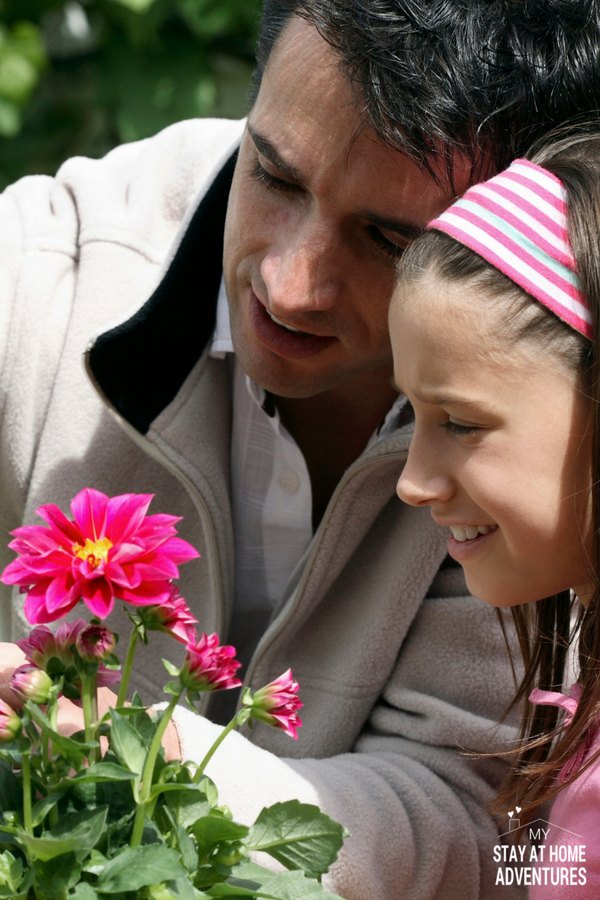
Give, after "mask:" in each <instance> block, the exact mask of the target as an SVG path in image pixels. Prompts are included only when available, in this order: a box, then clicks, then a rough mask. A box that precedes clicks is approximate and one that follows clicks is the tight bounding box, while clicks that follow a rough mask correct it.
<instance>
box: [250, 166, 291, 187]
mask: <svg viewBox="0 0 600 900" xmlns="http://www.w3.org/2000/svg"><path fill="white" fill-rule="evenodd" d="M252 177H253V178H254V179H255V180H256V181H258V182H260V184H264V185H265V187H267V188H268V189H269V190H270V191H277V192H279V193H290V192H294V191H298V190H299V189H300V188H299V186H298V185H297V184H293V182H291V181H285V180H284V179H283V178H277V176H276V175H271V173H270V172H267V170H266V169H265V168H264V166H261V164H260V162H259V161H258V160H255V162H254V164H253V166H252Z"/></svg>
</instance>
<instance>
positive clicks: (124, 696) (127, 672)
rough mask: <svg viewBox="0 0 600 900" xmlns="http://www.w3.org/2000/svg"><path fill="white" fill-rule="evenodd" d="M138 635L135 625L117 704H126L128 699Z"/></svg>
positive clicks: (130, 638)
mask: <svg viewBox="0 0 600 900" xmlns="http://www.w3.org/2000/svg"><path fill="white" fill-rule="evenodd" d="M138 637H139V634H138V630H137V627H136V626H135V625H134V626H133V628H132V629H131V634H130V635H129V644H128V646H127V655H126V657H125V662H124V663H123V668H122V669H121V684H120V686H119V693H118V695H117V703H116V705H117V706H124V705H125V701H126V699H127V688H128V687H129V679H130V678H131V673H132V671H133V660H134V658H135V651H136V649H137V642H138Z"/></svg>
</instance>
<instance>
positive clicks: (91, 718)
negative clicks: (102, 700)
mask: <svg viewBox="0 0 600 900" xmlns="http://www.w3.org/2000/svg"><path fill="white" fill-rule="evenodd" d="M81 705H82V707H83V726H84V729H85V739H86V741H93V740H95V739H96V727H97V725H98V695H97V690H96V672H94V674H93V675H88V674H87V672H82V674H81ZM98 759H99V753H98V748H96V749H95V750H92V752H91V754H90V760H91V761H92V762H97V761H98Z"/></svg>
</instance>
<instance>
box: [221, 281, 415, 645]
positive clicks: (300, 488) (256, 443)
mask: <svg viewBox="0 0 600 900" xmlns="http://www.w3.org/2000/svg"><path fill="white" fill-rule="evenodd" d="M233 352H234V350H233V343H232V340H231V330H230V326H229V309H228V303H227V296H226V293H225V287H224V284H223V282H221V287H220V290H219V298H218V305H217V323H216V327H215V332H214V335H213V341H212V344H211V349H210V353H211V356H216V357H220V358H223V357H224V356H225V355H226V354H228V353H233ZM267 400H268V398H267V395H266V392H265V391H264V389H263V388H261V387H259V385H257V384H256V383H255V382H253V381H252V380H251V379H250V378H249V376H248V375H246V373H245V372H244V371H243V370H242V367H241V366H240V364H239V363H238V362H237V360H234V390H233V430H232V441H231V483H232V498H233V499H232V504H233V527H234V535H235V600H234V604H235V605H234V615H233V625H232V631H231V633H230V635H229V639H230V640H231V641H232V642H233V643H234V644H235V646H236V648H237V650H238V657H239V658H240V659H241V660H242V661H243V662H244V663H246V662H247V661H248V660H249V658H250V656H251V655H252V652H253V650H254V648H255V647H256V644H257V642H258V640H259V639H260V636H261V635H262V633H263V632H264V630H265V628H266V626H267V624H268V621H269V619H270V618H271V616H272V614H273V611H274V609H275V608H276V607H278V606H280V605H281V604H282V603H284V602H285V600H286V599H287V598H288V597H289V596H290V594H291V593H292V592H293V591H294V590H295V588H296V585H297V581H298V577H299V573H300V572H301V569H302V566H301V565H300V564H301V563H302V562H303V560H304V558H305V556H306V554H307V552H308V550H309V547H310V543H311V541H312V537H313V529H312V492H311V485H310V477H309V474H308V468H307V466H306V462H305V460H304V456H303V455H302V452H301V450H300V448H299V447H298V445H297V444H296V442H295V440H294V439H293V438H292V436H291V435H290V433H289V432H288V431H287V430H286V428H285V427H284V426H283V424H282V422H281V419H280V418H279V413H278V412H277V409H276V408H275V407H274V405H273V407H272V408H268V404H267ZM402 404H403V398H402ZM397 405H398V404H394V406H393V407H392V409H391V410H390V413H389V414H388V416H387V417H386V420H385V422H384V424H383V426H382V428H381V429H380V430H379V432H378V434H377V435H373V438H372V439H371V442H370V443H372V441H373V440H376V439H377V438H378V437H379V436H381V435H382V434H384V433H387V431H388V430H389V428H390V427H393V423H394V422H395V420H396V418H397V412H398V410H397V408H396V407H397ZM267 409H268V411H267Z"/></svg>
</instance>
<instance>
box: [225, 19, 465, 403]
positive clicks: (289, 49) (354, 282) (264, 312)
mask: <svg viewBox="0 0 600 900" xmlns="http://www.w3.org/2000/svg"><path fill="white" fill-rule="evenodd" d="M465 187H466V183H465ZM451 200H452V194H451V192H450V191H449V190H448V189H444V188H441V187H439V186H438V185H436V184H435V183H434V182H433V180H432V178H431V176H429V175H428V174H427V173H425V172H423V171H422V170H421V169H419V168H418V166H417V165H415V163H413V162H411V161H410V160H409V159H408V158H407V157H406V156H404V155H403V154H401V153H399V152H398V151H396V150H393V149H392V148H390V147H387V146H386V145H384V144H383V143H382V142H381V141H380V140H378V138H377V137H376V136H375V134H374V133H373V132H372V131H370V130H368V129H366V128H364V127H363V126H362V125H361V121H360V116H359V112H358V108H357V101H356V98H355V96H354V95H353V92H352V89H351V87H350V85H349V83H348V82H347V80H346V78H345V76H344V75H343V74H342V73H341V72H340V71H339V66H338V61H337V57H336V55H335V54H334V52H333V51H332V50H331V48H330V47H329V45H328V44H327V43H326V42H325V41H324V40H323V39H322V38H321V37H320V36H319V34H318V33H317V31H316V30H315V29H314V28H313V27H312V26H311V25H309V24H308V23H306V22H304V21H302V20H301V19H297V18H293V19H292V20H291V22H290V24H289V25H288V26H287V28H286V29H285V31H284V33H283V34H282V35H281V37H280V39H279V41H278V42H277V44H276V46H275V49H274V51H273V53H272V55H271V57H270V59H269V62H268V65H267V67H266V71H265V73H264V77H263V81H262V85H261V87H260V91H259V94H258V97H257V99H256V102H255V104H254V107H253V109H252V111H251V113H250V116H249V119H248V127H247V129H246V132H245V134H244V138H243V141H242V145H241V149H240V154H239V159H238V163H237V167H236V170H235V175H234V179H233V185H232V189H231V195H230V201H229V208H228V213H227V222H226V227H225V250H224V274H225V282H226V286H227V294H228V297H229V305H230V315H231V330H232V337H233V343H234V347H235V351H236V354H237V356H238V358H239V360H240V362H241V365H242V367H243V368H244V369H245V371H246V372H247V373H248V374H249V375H250V376H251V377H252V378H253V379H254V380H255V381H257V382H258V383H259V384H260V385H262V387H264V388H266V389H267V390H269V391H270V392H271V393H273V394H275V395H279V396H282V397H291V398H300V397H310V396H313V395H315V394H319V393H321V392H323V391H331V390H335V389H336V388H339V387H344V388H348V387H355V388H356V389H357V390H360V388H361V387H364V384H365V383H369V384H371V385H372V384H373V376H374V375H375V377H377V376H376V373H381V378H382V384H385V383H386V382H387V380H388V378H389V376H390V375H391V371H392V364H391V350H390V342H389V338H388V329H387V309H388V302H389V297H390V294H391V291H392V287H393V283H394V260H395V258H396V256H397V255H398V253H399V252H401V250H402V248H403V247H405V246H406V244H407V243H408V241H410V240H411V238H413V237H414V236H415V234H416V233H418V232H419V231H420V230H421V229H422V228H423V227H424V226H425V224H426V223H427V222H428V221H429V219H431V218H432V217H433V216H434V215H435V214H437V213H438V212H439V211H440V210H441V209H443V208H445V207H446V206H447V205H448V204H449V203H450V201H451Z"/></svg>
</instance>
